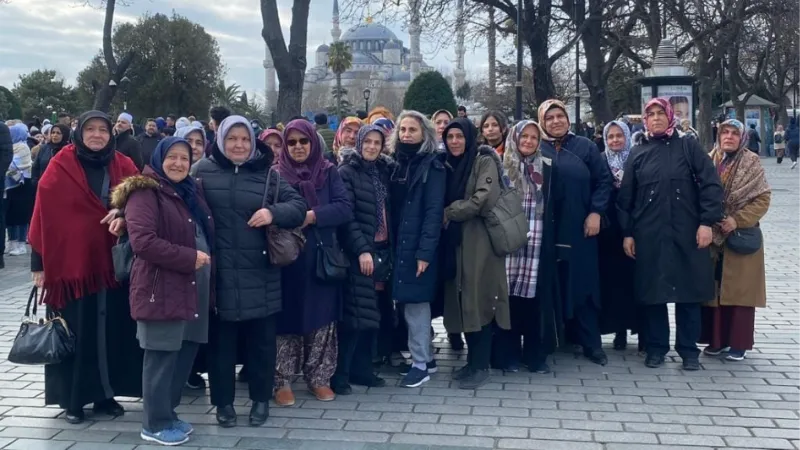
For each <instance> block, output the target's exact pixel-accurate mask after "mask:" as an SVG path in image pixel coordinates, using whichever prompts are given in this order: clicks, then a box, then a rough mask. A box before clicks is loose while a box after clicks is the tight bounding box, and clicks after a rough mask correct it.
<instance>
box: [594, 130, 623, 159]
mask: <svg viewBox="0 0 800 450" xmlns="http://www.w3.org/2000/svg"><path fill="white" fill-rule="evenodd" d="M626 128H627V127H626ZM592 142H594V145H596V146H597V151H599V152H600V153H603V152H605V151H606V142H605V139H604V138H603V128H600V129H598V130H597V133H595V134H594V136H592Z"/></svg>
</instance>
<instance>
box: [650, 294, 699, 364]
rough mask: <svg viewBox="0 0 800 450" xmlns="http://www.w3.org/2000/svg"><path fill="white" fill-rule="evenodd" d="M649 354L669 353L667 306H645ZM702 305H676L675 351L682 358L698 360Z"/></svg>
mask: <svg viewBox="0 0 800 450" xmlns="http://www.w3.org/2000/svg"><path fill="white" fill-rule="evenodd" d="M645 309H646V311H645V315H646V326H645V333H647V353H648V354H653V355H666V354H667V352H668V351H669V312H668V310H667V305H650V306H645ZM699 340H700V303H676V304H675V351H676V352H678V354H679V355H680V356H681V358H684V359H687V358H697V357H698V356H699V355H700V350H699V349H698V348H697V341H699Z"/></svg>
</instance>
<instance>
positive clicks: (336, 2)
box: [331, 0, 342, 42]
mask: <svg viewBox="0 0 800 450" xmlns="http://www.w3.org/2000/svg"><path fill="white" fill-rule="evenodd" d="M341 35H342V30H341V29H339V0H333V28H332V29H331V37H332V38H333V42H339V36H341Z"/></svg>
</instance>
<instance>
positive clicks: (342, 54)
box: [328, 41, 353, 119]
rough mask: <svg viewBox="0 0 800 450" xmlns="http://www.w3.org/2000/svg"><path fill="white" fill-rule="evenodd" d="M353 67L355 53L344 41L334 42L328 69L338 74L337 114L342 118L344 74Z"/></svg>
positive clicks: (329, 51) (330, 51) (329, 54)
mask: <svg viewBox="0 0 800 450" xmlns="http://www.w3.org/2000/svg"><path fill="white" fill-rule="evenodd" d="M351 67H353V53H352V52H351V51H350V47H348V46H347V44H345V43H344V42H342V41H339V42H334V43H333V44H331V46H330V50H328V69H330V71H331V72H333V74H334V75H335V76H336V93H338V94H339V95H336V96H335V97H336V116H337V117H339V119H341V118H342V95H341V91H342V74H343V73H345V72H346V71H348V70H350V68H351Z"/></svg>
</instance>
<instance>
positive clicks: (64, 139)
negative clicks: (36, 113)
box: [50, 123, 72, 156]
mask: <svg viewBox="0 0 800 450" xmlns="http://www.w3.org/2000/svg"><path fill="white" fill-rule="evenodd" d="M53 128H58V130H59V131H60V132H61V142H59V143H57V144H56V143H53V142H52V141H51V142H50V148H52V149H53V156H55V155H56V153H58V152H59V151H60V150H61V149H62V148H64V146H65V145H67V144H69V135H70V132H71V131H72V130H70V128H69V127H68V126H66V125H64V124H60V123H57V124H55V125H53ZM50 131H51V132H52V131H53V130H52V129H51V130H50Z"/></svg>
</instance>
